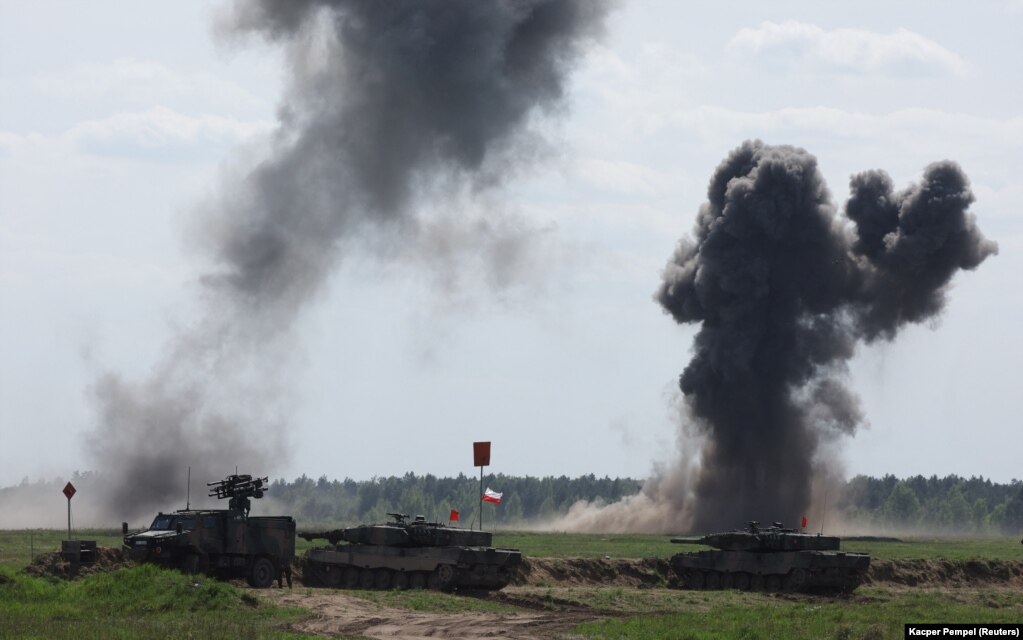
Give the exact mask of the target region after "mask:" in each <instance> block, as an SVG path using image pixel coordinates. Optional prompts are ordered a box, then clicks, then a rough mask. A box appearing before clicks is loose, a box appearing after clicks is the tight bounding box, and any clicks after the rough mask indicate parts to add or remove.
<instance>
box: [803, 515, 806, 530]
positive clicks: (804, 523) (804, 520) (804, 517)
mask: <svg viewBox="0 0 1023 640" xmlns="http://www.w3.org/2000/svg"><path fill="white" fill-rule="evenodd" d="M803 528H804V529H805V528H806V516H803Z"/></svg>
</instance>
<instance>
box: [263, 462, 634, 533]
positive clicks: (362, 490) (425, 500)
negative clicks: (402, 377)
mask: <svg viewBox="0 0 1023 640" xmlns="http://www.w3.org/2000/svg"><path fill="white" fill-rule="evenodd" d="M483 484H484V487H489V488H491V489H493V490H494V491H497V492H499V493H501V494H502V497H501V504H496V505H495V504H489V503H488V504H484V511H483V519H484V523H496V524H503V525H510V524H515V523H520V522H524V521H527V520H542V519H546V518H552V517H555V516H558V515H561V514H564V513H566V512H567V511H568V508H569V507H570V506H572V505H573V504H575V503H576V502H578V501H579V500H596V499H598V498H599V499H602V500H605V501H607V502H616V501H618V500H621V499H622V498H624V497H626V496H630V495H633V494H635V493H637V492H638V491H639V489H640V487H641V486H642V482H641V481H639V480H633V479H630V478H614V479H612V478H608V477H606V476H605V477H603V478H598V477H596V476H595V475H593V474H590V475H586V476H581V477H579V478H569V477H567V476H559V477H553V476H547V477H544V478H534V477H532V476H526V477H519V476H506V475H504V474H496V475H494V474H491V475H486V476H484V478H483ZM269 495H271V496H273V497H274V498H275V499H276V500H278V501H280V502H283V503H284V504H285V505H287V508H288V509H290V510H291V513H292V514H294V516H295V517H296V518H297V519H298V520H299V521H301V522H317V523H359V522H382V521H384V520H385V519H387V514H388V513H396V512H400V513H406V514H409V515H423V516H426V517H427V518H428V519H430V520H441V521H446V520H447V519H448V516H449V515H450V512H451V510H452V509H455V510H457V511H459V513H460V518H461V521H462V522H463V523H464V524H468V523H469V522H471V521H472V519H473V518H476V517H478V514H479V506H480V505H479V501H480V481H479V478H470V477H468V476H466V475H464V474H459V475H458V477H455V478H438V477H437V476H434V475H429V474H427V475H424V476H417V475H415V474H414V473H406V474H405V475H404V476H401V477H398V476H388V477H385V478H373V479H372V480H363V481H357V480H352V479H351V478H345V479H344V480H328V479H327V477H326V476H323V477H321V478H319V479H318V480H312V479H310V478H307V477H306V476H304V475H303V476H302V477H300V478H296V479H295V480H294V481H293V482H286V481H284V480H275V481H274V482H273V483H271V485H270V492H269Z"/></svg>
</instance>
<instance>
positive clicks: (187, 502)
mask: <svg viewBox="0 0 1023 640" xmlns="http://www.w3.org/2000/svg"><path fill="white" fill-rule="evenodd" d="M185 486H186V488H185V511H188V510H189V509H190V508H191V506H192V465H188V483H187V484H186V485H185Z"/></svg>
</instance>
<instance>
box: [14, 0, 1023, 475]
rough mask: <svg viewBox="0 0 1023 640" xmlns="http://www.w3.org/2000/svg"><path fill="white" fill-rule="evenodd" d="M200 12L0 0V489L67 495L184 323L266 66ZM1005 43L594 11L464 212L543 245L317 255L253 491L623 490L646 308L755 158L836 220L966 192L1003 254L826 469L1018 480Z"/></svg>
mask: <svg viewBox="0 0 1023 640" xmlns="http://www.w3.org/2000/svg"><path fill="white" fill-rule="evenodd" d="M222 8H223V3H218V2H202V1H192V0H180V1H179V2H175V3H156V4H154V3H139V2H130V1H124V2H110V1H102V0H98V1H96V2H91V3H81V2H70V1H69V2H52V1H41V0H32V1H22V0H0V486H3V485H9V484H13V483H17V482H19V481H20V480H21V479H22V478H24V477H28V478H30V479H32V480H35V479H44V478H46V479H49V478H53V477H57V476H61V475H66V474H67V473H68V472H70V471H72V470H75V469H77V470H86V469H90V468H91V465H92V464H93V463H92V461H91V460H90V459H89V458H88V456H87V455H85V453H84V448H85V446H84V445H85V441H86V439H87V438H88V437H89V434H90V433H92V431H93V428H94V426H95V423H96V420H97V419H98V416H97V411H96V407H95V405H94V403H93V401H92V400H91V397H92V396H91V395H90V388H91V385H92V384H93V383H94V381H95V380H96V377H97V375H98V374H99V373H100V372H103V371H108V370H113V371H117V372H120V373H121V374H123V375H124V376H125V377H126V378H129V379H131V378H132V377H138V378H142V377H144V376H145V375H146V374H147V373H148V372H149V371H150V369H151V367H153V366H154V363H156V362H157V361H158V360H159V358H160V355H161V353H162V350H163V349H165V348H166V346H167V341H168V337H169V336H170V335H172V334H173V333H174V331H175V330H176V328H178V327H182V326H188V325H189V323H190V322H192V321H194V316H195V313H196V307H197V302H196V300H197V293H198V291H199V285H198V282H197V281H198V278H199V277H200V276H201V275H202V274H203V273H204V268H205V267H206V266H207V265H205V264H204V262H203V258H202V256H201V255H199V254H198V253H197V252H196V251H195V249H194V247H193V245H194V244H195V242H196V238H195V237H194V234H192V233H190V231H189V230H190V229H194V224H191V222H194V218H195V216H196V215H199V214H197V210H198V207H199V205H200V203H202V202H204V201H205V200H208V199H209V198H210V197H211V194H213V193H215V192H216V190H217V189H218V184H220V180H221V179H222V176H223V175H225V174H229V173H231V172H232V171H233V170H235V168H236V167H237V166H239V164H241V163H244V162H245V161H246V160H247V159H249V158H251V157H258V156H259V154H260V153H262V151H263V149H264V148H265V144H266V140H267V137H268V136H269V135H270V134H271V133H272V132H273V131H274V129H275V127H276V126H277V125H276V122H277V113H278V111H277V109H278V106H279V103H280V100H281V95H282V90H283V87H282V84H283V79H284V66H283V65H284V61H283V56H282V52H281V51H280V50H279V49H278V48H277V47H276V46H274V45H273V44H269V43H266V42H262V41H260V40H259V39H252V40H237V39H235V40H228V39H225V37H224V36H223V35H218V31H217V30H216V29H215V24H216V15H217V13H218V11H219V10H221V9H222ZM1020 34H1023V2H1020V1H1019V0H991V1H988V2H978V3H973V4H971V5H970V6H969V7H966V6H965V5H963V4H962V3H950V2H933V1H921V2H902V3H890V2H857V3H822V2H772V3H764V2H730V3H706V6H701V7H699V8H697V6H696V5H691V4H689V3H679V2H674V1H665V2H657V1H654V0H632V1H624V2H622V3H621V7H620V8H619V9H618V10H617V11H616V12H615V13H614V14H613V15H612V17H611V19H610V21H609V23H608V29H607V35H606V38H605V39H604V41H603V43H602V44H601V45H599V46H594V47H592V48H590V49H589V50H588V51H587V53H586V55H585V56H584V57H583V59H582V61H581V63H580V64H579V65H578V67H577V68H576V69H575V71H574V72H573V74H572V80H571V83H570V89H569V95H568V97H567V101H566V105H565V106H566V110H565V113H564V114H563V115H561V116H560V117H558V118H553V119H551V120H550V121H549V122H543V123H540V124H538V128H539V130H540V131H542V132H543V133H544V138H545V140H546V143H547V144H546V145H545V146H546V151H545V152H544V153H542V154H541V155H540V156H538V158H537V160H536V161H535V162H534V163H532V164H531V165H530V166H529V167H527V168H526V169H525V170H523V171H522V172H521V174H520V175H515V176H511V177H509V178H508V179H507V180H506V181H505V184H504V186H503V187H501V188H499V189H497V190H495V191H492V192H489V193H488V194H487V195H486V196H485V198H482V199H481V200H479V201H477V202H475V203H474V205H473V206H475V207H477V208H478V209H481V210H487V209H492V210H494V211H497V212H500V214H501V215H502V216H505V217H506V219H511V220H515V221H518V222H517V224H522V225H523V226H524V227H529V228H532V229H537V230H540V231H541V233H539V238H540V240H539V241H538V242H537V243H536V246H535V247H533V253H531V254H530V255H531V258H530V264H529V265H527V267H528V268H524V269H520V270H518V271H516V272H515V273H513V274H504V276H506V277H498V276H501V275H502V274H497V275H496V276H495V274H480V273H477V272H475V269H476V267H477V266H478V265H477V264H476V263H475V262H474V261H473V260H472V259H471V258H466V259H464V261H459V262H455V263H454V264H453V266H452V267H451V268H450V269H448V270H437V269H436V268H425V269H424V268H422V267H421V264H420V263H419V262H417V261H416V260H415V259H414V258H409V257H404V258H403V257H394V256H388V257H386V258H378V257H374V256H373V254H372V253H371V252H370V251H364V252H361V253H360V252H354V253H352V254H351V255H347V256H345V258H344V260H343V261H342V262H341V264H340V265H339V268H338V269H337V270H336V271H335V272H334V274H333V277H332V278H331V280H330V284H329V287H328V288H327V290H326V291H325V292H323V293H322V294H321V295H320V296H319V298H318V299H317V300H316V301H315V303H314V304H313V305H311V306H310V307H309V308H307V309H306V310H305V311H304V313H303V314H302V315H301V317H300V320H299V323H300V324H299V327H298V329H299V330H298V336H299V339H298V341H297V345H296V347H295V348H296V349H297V350H298V351H299V357H298V361H299V362H300V365H299V366H297V367H295V370H294V372H293V373H289V375H290V376H291V377H292V378H293V380H292V385H290V386H291V389H290V391H291V393H292V394H293V398H291V400H290V402H291V404H292V407H293V411H292V414H291V416H290V425H289V428H290V432H289V437H288V439H289V441H290V443H291V447H290V455H287V457H285V454H283V453H282V459H281V462H280V466H279V467H278V468H276V469H270V470H265V471H266V472H267V473H270V474H272V475H275V476H285V477H288V478H292V477H294V476H297V475H300V474H302V473H305V474H306V475H308V476H311V477H318V476H320V475H322V474H326V475H327V476H328V477H331V478H335V477H336V478H343V477H346V476H348V477H352V478H357V479H365V478H370V477H373V476H382V475H391V474H403V473H405V472H407V471H413V472H415V473H417V474H422V473H434V474H443V475H449V474H457V473H458V472H465V473H467V474H472V473H473V471H474V470H473V468H472V458H471V442H472V441H474V440H492V441H493V442H494V453H493V458H492V461H493V466H492V467H491V469H490V470H492V471H494V472H504V473H509V474H530V475H551V474H553V475H561V474H567V475H570V476H575V475H580V474H586V473H594V474H597V475H600V476H602V475H611V476H632V477H644V476H646V475H647V474H648V472H649V471H650V469H651V467H652V465H653V464H655V463H657V462H663V461H666V460H668V459H670V457H671V455H672V452H673V451H674V450H675V440H676V433H677V431H678V426H677V424H678V417H677V415H676V414H675V413H674V411H673V409H672V407H673V406H674V398H675V396H676V394H677V391H676V389H677V378H678V375H679V373H680V372H681V371H682V369H683V368H684V366H685V364H686V362H687V360H688V357H689V348H690V344H691V340H692V336H693V335H694V333H695V327H679V326H677V325H676V324H675V323H674V322H673V321H672V320H671V319H670V318H669V317H668V316H667V315H665V314H664V313H662V311H661V309H660V307H659V306H658V305H657V304H656V303H655V302H654V301H653V299H652V295H653V293H654V291H655V289H656V288H657V286H658V283H659V281H660V272H661V270H662V268H663V266H664V264H665V262H666V261H667V259H668V258H669V256H670V255H671V253H672V251H673V249H674V247H675V244H676V243H677V241H678V239H679V238H680V237H681V236H683V235H684V234H688V233H690V231H691V230H692V227H693V222H694V218H695V214H696V212H697V210H698V208H699V206H700V204H701V203H702V202H703V201H704V200H705V199H706V187H707V181H708V180H709V178H710V176H711V174H712V172H713V170H714V168H715V167H716V166H717V165H718V163H719V162H720V161H721V160H722V159H723V158H724V157H725V156H726V155H727V154H728V152H729V151H731V150H732V149H733V148H735V147H736V146H738V145H739V144H740V143H741V142H742V141H743V140H746V139H749V138H760V139H762V140H764V141H765V142H767V143H770V144H791V145H795V146H800V147H803V148H805V149H806V150H808V151H809V152H811V153H813V154H815V155H816V156H817V158H818V161H819V167H820V169H821V171H822V173H823V174H824V176H825V178H826V180H827V182H828V185H829V187H830V189H831V191H832V194H833V196H834V200H835V202H836V204H838V205H839V206H840V205H841V204H842V203H843V202H844V200H845V197H846V194H847V191H848V181H849V177H850V175H851V174H853V173H854V172H859V171H863V170H867V169H875V168H877V169H884V170H886V171H888V172H889V173H890V174H891V176H892V178H893V179H894V182H895V184H896V186H897V188H903V187H905V186H908V184H909V183H910V182H912V181H914V180H917V179H919V177H920V175H921V173H922V171H923V169H924V167H925V166H927V165H928V164H929V163H931V162H933V161H937V160H942V159H952V160H955V161H957V162H959V163H960V164H961V165H962V167H963V169H964V171H965V172H966V174H967V175H968V176H969V178H970V180H971V183H972V187H973V191H974V194H975V195H976V202H975V204H974V205H973V207H972V211H973V213H975V214H976V216H977V220H978V224H979V226H980V228H981V229H982V230H983V232H984V233H985V235H987V236H988V237H989V238H991V239H993V240H995V241H997V242H998V244H999V248H1000V253H999V255H998V256H996V257H994V258H992V259H990V260H988V261H987V262H986V263H985V264H983V265H981V267H980V268H979V269H977V270H976V271H975V272H965V273H961V274H959V275H958V276H956V279H955V280H954V281H953V289H952V291H951V295H950V302H949V305H948V308H947V311H946V312H945V313H944V314H943V316H942V317H941V318H940V320H939V321H938V322H936V323H934V324H933V325H929V326H921V327H912V328H910V329H908V330H906V331H904V332H903V333H902V334H901V335H900V336H899V337H898V339H897V340H896V341H895V342H893V343H891V344H887V345H874V346H871V347H867V348H861V350H860V351H859V353H858V355H857V357H856V358H855V359H854V361H853V363H852V367H851V369H852V375H851V379H850V382H849V384H850V386H851V387H852V388H853V389H854V390H855V391H856V392H857V393H858V394H859V396H860V397H861V399H862V402H863V409H864V412H865V414H866V417H867V420H868V421H869V428H867V429H864V430H861V431H860V432H859V433H858V434H857V435H856V436H855V438H850V439H848V441H847V442H846V443H845V446H844V454H843V456H842V457H843V458H844V460H845V467H846V474H847V475H854V474H857V473H865V474H871V475H880V474H884V473H894V474H896V475H899V476H906V475H911V474H918V473H920V474H925V475H930V474H938V475H944V474H949V473H957V474H960V475H964V476H971V475H983V476H985V477H990V478H992V479H994V480H998V481H1003V482H1004V481H1009V480H1010V479H1012V478H1018V477H1021V476H1023V472H1021V471H1020V466H1019V452H1020V451H1021V450H1023V430H1021V428H1020V427H1021V420H1020V419H1021V416H1023V393H1021V392H1020V379H1021V378H1020V374H1019V370H1020V366H1021V363H1023V340H1020V337H1019V333H1018V328H1019V326H1020V325H1021V321H1023V302H1021V296H1020V293H1019V291H1020V285H1019V282H1020V277H1019V274H1020V273H1023V259H1021V249H1023V207H1021V203H1023V180H1021V178H1020V176H1021V175H1023V171H1021V170H1023V166H1021V165H1023V39H1021V37H1020ZM228 457H229V456H228ZM228 464H229V463H228ZM227 471H230V469H228V470H227ZM251 471H253V472H257V473H258V472H262V470H251ZM211 480H212V479H211Z"/></svg>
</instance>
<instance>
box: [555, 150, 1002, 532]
mask: <svg viewBox="0 0 1023 640" xmlns="http://www.w3.org/2000/svg"><path fill="white" fill-rule="evenodd" d="M972 202H973V195H972V193H971V192H970V188H969V183H968V181H967V179H966V176H965V175H964V174H963V172H962V170H961V169H960V168H959V166H958V165H956V164H955V163H954V162H948V161H945V162H937V163H934V164H932V165H930V166H928V167H927V168H926V169H925V170H924V175H923V179H922V180H921V181H920V182H919V183H918V184H915V185H912V186H910V187H909V188H907V189H905V190H903V191H895V190H894V189H893V187H892V181H891V179H890V178H889V177H888V176H887V175H886V174H885V173H884V172H881V171H869V172H866V173H862V174H859V175H855V176H853V177H852V180H851V182H850V197H849V201H848V202H847V204H846V207H845V216H844V217H843V216H839V215H837V214H836V210H835V206H834V205H833V204H832V202H831V196H830V194H829V192H828V189H827V187H826V185H825V183H824V180H823V178H822V176H821V174H820V172H819V171H818V169H817V160H816V158H814V156H812V155H810V154H809V153H807V152H806V151H804V150H802V149H797V148H793V147H789V146H770V145H766V144H764V143H762V142H760V141H747V142H745V143H744V144H742V146H740V147H739V148H737V149H736V150H734V151H733V152H732V153H731V154H730V155H729V156H728V158H726V159H725V160H724V162H722V163H721V165H720V166H718V168H717V171H716V172H715V173H714V175H713V177H712V178H711V180H710V185H709V188H708V193H707V202H706V203H705V204H704V205H703V206H702V207H701V208H700V211H699V214H698V216H697V221H696V228H695V230H694V232H693V237H692V238H688V237H684V238H683V239H682V240H681V241H680V242H679V244H678V247H677V249H676V251H675V253H674V255H673V256H672V257H671V259H670V260H669V261H668V264H667V267H666V268H665V270H664V274H663V282H662V283H661V286H660V287H659V289H658V291H657V294H656V300H657V302H658V303H659V304H660V305H661V306H662V308H663V309H664V310H665V311H666V312H667V313H669V314H670V315H671V316H672V318H674V319H675V321H676V322H678V323H680V324H689V323H695V324H698V325H699V327H700V329H699V332H698V333H697V335H696V337H695V339H694V344H693V348H692V358H691V360H690V361H689V364H688V365H687V366H686V368H685V370H684V371H683V373H682V375H681V376H680V379H679V386H680V389H681V392H682V397H681V401H682V405H683V406H682V409H681V413H680V424H681V431H680V433H679V442H680V451H679V455H678V457H677V460H676V461H675V462H674V463H672V464H671V465H667V466H665V467H663V468H658V469H655V472H654V474H653V476H652V477H651V478H650V479H649V480H648V481H647V482H646V484H645V486H644V487H643V490H642V492H641V493H640V494H638V495H637V496H634V497H633V498H631V499H629V500H625V501H622V502H621V503H616V504H612V505H606V506H605V505H599V504H597V505H594V504H586V503H580V504H578V505H575V506H574V507H573V509H572V511H571V513H570V514H569V516H568V517H567V518H566V519H564V520H563V521H561V522H559V523H557V524H556V525H555V526H556V527H558V528H563V529H589V530H607V531H622V530H637V529H638V528H642V529H644V530H647V531H655V532H656V531H661V532H663V531H684V530H693V531H703V532H706V531H712V530H719V529H731V528H733V527H735V526H739V525H741V524H742V523H744V522H746V521H748V520H760V521H762V522H773V521H777V520H781V521H784V522H787V523H789V524H792V523H797V522H799V520H800V518H801V516H803V515H809V514H808V508H809V507H810V506H811V503H812V501H813V500H814V494H815V493H825V492H827V490H828V489H827V487H828V486H830V485H831V484H833V480H834V479H835V476H836V475H837V472H838V471H840V467H839V466H838V465H837V464H836V460H835V457H834V453H835V450H834V448H835V446H837V444H838V443H839V442H840V440H841V438H842V437H843V436H851V435H853V434H855V432H856V430H857V428H858V427H859V426H860V425H861V424H862V423H863V422H864V416H863V414H862V412H861V410H860V406H859V401H858V398H857V396H856V394H855V393H853V392H852V391H851V390H850V389H849V388H848V387H847V386H846V379H847V377H848V371H847V362H848V361H849V359H850V358H851V357H852V356H853V354H854V352H855V350H856V347H857V345H858V344H860V343H870V342H874V341H878V340H892V339H894V338H895V337H896V334H897V333H898V331H899V329H901V328H902V327H904V326H905V325H906V324H909V323H919V322H923V321H926V320H928V319H931V318H934V317H935V316H936V315H937V314H939V313H940V312H941V310H942V309H943V308H944V305H945V302H946V296H947V293H948V287H949V282H950V281H951V278H952V277H953V276H954V275H955V273H956V272H957V271H959V270H961V269H974V268H976V267H977V266H978V265H980V264H981V263H982V262H983V261H984V260H985V259H986V258H987V257H988V256H991V255H994V254H996V253H997V245H996V244H995V243H994V242H991V241H989V240H987V239H985V238H984V236H983V235H982V234H981V233H980V231H979V230H978V229H977V227H976V224H975V221H974V217H973V215H972V214H970V213H969V212H968V208H969V206H970V204H971V203H972ZM694 447H695V448H698V450H699V455H698V456H695V455H694V453H693V451H692V450H691V449H693V448H694ZM818 504H819V503H818ZM816 513H818V512H815V514H816Z"/></svg>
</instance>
